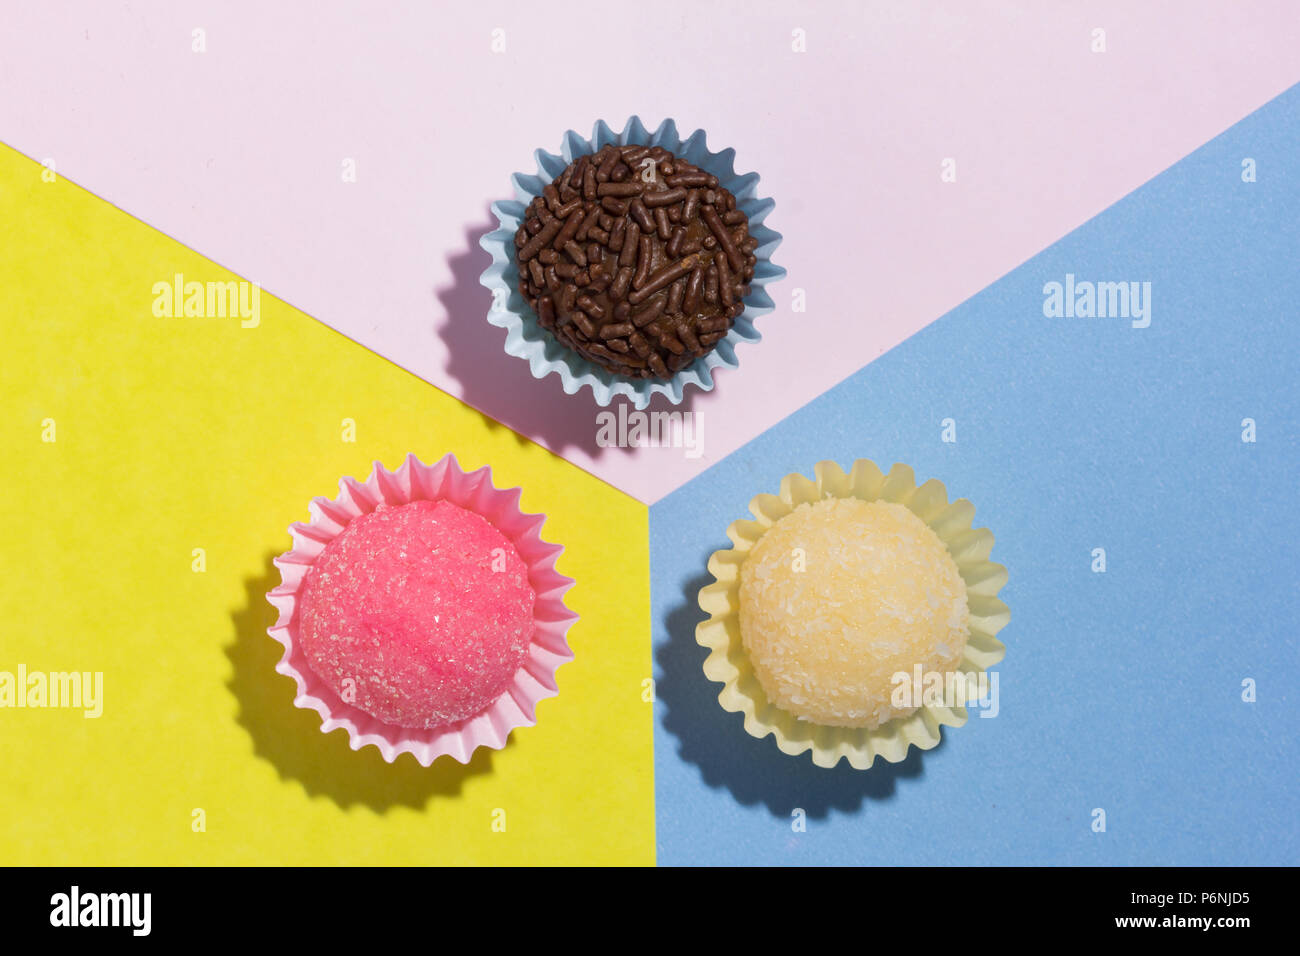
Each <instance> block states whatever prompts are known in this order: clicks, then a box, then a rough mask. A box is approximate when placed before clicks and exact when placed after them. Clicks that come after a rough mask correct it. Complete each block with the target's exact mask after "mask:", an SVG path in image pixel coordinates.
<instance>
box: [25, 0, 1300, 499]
mask: <svg viewBox="0 0 1300 956" xmlns="http://www.w3.org/2000/svg"><path fill="white" fill-rule="evenodd" d="M647 11H653V15H648V14H647ZM4 20H5V24H4V30H3V32H0V91H3V92H2V94H0V139H2V140H3V141H4V142H6V143H8V144H9V145H11V146H13V147H14V148H16V149H19V150H21V151H22V152H24V153H25V154H27V155H28V156H30V157H32V158H34V159H38V160H44V159H46V158H53V159H54V160H55V162H56V164H57V168H58V171H59V173H60V174H61V175H63V176H66V177H67V178H69V179H72V180H74V181H76V182H78V183H79V184H80V185H82V186H84V187H86V188H87V189H89V190H91V191H92V192H94V193H96V194H98V195H100V196H102V197H104V198H105V199H108V200H109V201H111V202H113V203H114V204H116V205H117V206H119V207H121V208H122V209H124V210H125V211H127V212H128V213H130V214H132V215H134V216H137V217H138V218H140V219H142V220H144V221H145V222H148V223H150V224H151V225H153V226H155V227H157V228H158V229H160V230H162V231H163V232H165V233H167V234H169V235H171V236H173V237H174V238H176V239H178V240H180V241H181V242H183V243H185V244H186V245H188V246H190V247H192V248H194V249H195V250H197V251H199V252H201V253H203V254H204V255H206V256H208V257H210V258H212V259H214V260H216V261H217V262H219V263H221V264H222V265H224V266H226V267H228V268H230V269H232V270H233V271H235V272H237V273H239V274H241V275H243V276H245V277H247V278H249V279H252V280H254V281H256V282H258V283H260V284H261V285H262V286H263V288H264V289H266V290H267V291H269V292H272V293H274V294H275V295H277V296H279V297H281V298H283V299H284V300H286V301H288V302H289V303H291V304H292V305H294V306H297V307H298V308H300V309H302V310H304V311H306V312H308V313H310V314H311V315H313V316H315V317H316V318H318V319H320V320H321V321H323V322H325V323H327V324H329V325H330V326H332V327H334V328H335V329H337V330H339V331H340V332H342V333H344V334H345V335H348V336H349V337H351V338H353V339H355V340H356V341H358V342H360V343H362V344H363V345H365V346H367V347H369V348H372V349H374V350H375V351H377V352H379V353H381V354H383V355H385V356H387V357H388V358H390V359H392V360H393V361H394V362H397V363H398V364H400V365H402V366H404V367H405V368H407V369H409V370H410V371H412V372H414V373H415V374H417V375H420V376H422V377H423V378H425V379H427V380H428V381H430V382H432V383H433V384H434V385H436V386H438V387H439V388H442V389H444V390H446V391H448V392H450V393H452V394H454V395H456V396H458V397H460V398H462V399H464V400H465V401H467V402H469V403H470V404H472V405H474V406H475V407H477V408H479V409H481V410H482V411H484V412H485V413H487V414H488V415H490V416H491V417H493V418H495V419H497V420H498V421H500V422H502V423H503V424H505V425H508V426H509V427H510V428H512V429H515V430H516V431H519V432H521V433H523V434H525V435H527V436H529V437H531V438H533V439H535V440H537V441H539V442H540V443H542V444H543V445H546V446H547V447H549V448H552V449H553V450H555V451H556V452H558V453H559V454H562V455H563V456H564V457H566V458H568V459H569V460H570V461H573V462H574V463H575V464H578V465H580V466H581V467H583V468H586V469H588V470H589V471H591V472H593V473H595V474H597V475H598V476H600V477H602V478H604V479H605V480H607V481H609V482H610V483H611V484H614V485H616V486H617V487H619V488H622V489H624V490H626V491H628V492H629V493H631V494H633V495H635V496H637V497H639V498H641V499H642V500H645V501H648V502H649V501H654V500H656V499H657V498H659V497H661V496H662V495H664V494H666V493H667V492H669V491H671V490H672V489H673V488H675V487H677V486H678V485H680V484H682V483H683V482H685V481H686V480H688V479H689V478H690V477H691V476H692V475H694V474H696V473H698V472H699V471H700V470H702V469H703V468H705V467H707V466H708V465H709V464H711V463H712V462H714V461H716V460H718V459H719V458H721V457H722V456H723V455H725V454H727V453H728V452H730V451H732V450H734V449H735V448H736V447H738V446H739V445H741V444H743V443H744V442H745V441H746V440H748V439H749V438H752V437H753V436H754V435H756V434H758V433H759V432H760V431H762V430H763V429H764V428H766V427H767V426H769V425H771V424H773V423H774V422H776V421H778V420H779V419H781V418H783V417H784V416H785V415H786V414H788V413H789V412H791V411H793V410H794V409H795V408H797V407H799V406H800V405H802V404H804V403H805V402H807V401H808V400H810V399H811V398H813V397H815V396H816V395H818V394H820V393H821V392H823V391H825V390H826V389H827V388H828V387H830V386H831V385H833V384H835V383H836V382H838V381H840V380H841V379H843V378H845V377H846V376H848V375H849V374H850V373H852V372H853V371H855V370H857V369H858V368H860V367H861V366H862V365H864V364H865V363H867V362H869V361H871V360H872V359H873V358H875V357H876V356H877V355H879V354H880V353H881V352H883V351H884V350H886V349H887V348H889V347H891V346H893V345H895V344H897V343H898V342H900V341H901V340H902V339H904V338H906V337H907V336H908V335H910V334H912V333H914V332H915V331H917V330H918V329H920V328H921V327H923V326H924V325H926V324H927V323H929V322H931V321H932V320H933V319H935V318H937V317H938V316H939V315H941V314H942V313H943V312H945V311H947V310H948V309H950V308H952V307H953V306H955V305H956V304H958V303H959V302H961V301H962V300H964V299H965V298H967V297H969V296H970V295H971V294H973V293H975V292H976V291H978V290H979V289H981V288H982V287H984V286H985V285H987V284H988V283H990V282H991V281H993V280H994V279H996V278H997V277H999V276H1000V275H1002V274H1003V273H1005V272H1007V271H1008V270H1009V269H1011V268H1012V267H1014V266H1015V265H1017V264H1018V263H1020V262H1022V261H1023V260H1025V259H1026V258H1028V257H1029V256H1030V255H1032V254H1033V253H1035V252H1036V251H1038V250H1039V249H1041V248H1042V247H1044V246H1046V245H1048V244H1050V243H1051V242H1053V241H1054V240H1056V239H1058V238H1060V237H1061V236H1062V235H1064V234H1065V233H1066V232H1068V231H1069V230H1071V229H1072V228H1074V227H1075V226H1077V225H1079V224H1080V223H1082V222H1083V221H1085V220H1086V219H1088V218H1089V217H1090V216H1092V215H1094V214H1095V213H1097V212H1099V211H1100V210H1101V209H1103V208H1105V207H1106V206H1107V205H1109V204H1110V203H1112V202H1113V201H1115V200H1116V199H1118V198H1120V197H1121V196H1122V195H1124V194H1125V193H1127V192H1129V191H1130V190H1132V189H1133V188H1135V187H1136V186H1138V185H1140V184H1141V183H1142V182H1144V181H1145V180H1147V179H1149V178H1150V177H1151V176H1153V175H1154V174H1156V173H1157V172H1159V171H1160V170H1162V169H1164V168H1165V167H1167V166H1169V165H1170V164H1172V163H1173V162H1175V161H1176V160H1177V159H1179V158H1180V157H1181V156H1183V155H1185V154H1187V153H1188V152H1190V151H1191V150H1192V149H1194V148H1195V147H1197V146H1198V145H1200V144H1201V143H1203V142H1204V141H1206V140H1207V139H1210V138H1211V137H1213V136H1214V135H1216V134H1217V133H1219V132H1221V131H1222V130H1224V129H1225V128H1227V127H1228V126H1230V125H1231V124H1232V123H1233V122H1235V121H1236V120H1238V119H1240V118H1241V117H1243V116H1245V115H1246V114H1247V113H1249V112H1251V111H1252V110H1254V109H1256V108H1257V107H1259V106H1261V105H1262V104H1263V103H1265V102H1266V101H1267V100H1269V99H1270V98H1272V97H1273V96H1275V95H1277V94H1278V93H1280V92H1281V91H1282V90H1284V89H1286V88H1287V87H1288V86H1290V85H1292V84H1293V83H1295V82H1296V81H1297V80H1300V57H1298V56H1297V55H1296V52H1295V51H1296V49H1298V48H1300V15H1297V12H1296V7H1295V5H1294V4H1293V3H1289V2H1284V0H1274V2H1240V3H1232V4H1226V3H1208V2H1172V0H1166V2H1148V3H1142V4H1135V3H1131V2H1094V3H1089V4H1087V5H1086V8H1085V5H1082V4H1065V3H1030V2H1028V0H1025V2H1001V3H997V2H985V3H942V4H939V3H904V2H897V3H867V4H864V3H849V2H839V3H819V4H817V5H816V6H815V8H810V7H809V5H800V4H794V3H790V2H788V0H785V2H780V0H777V2H772V0H762V2H748V3H739V2H731V3H709V4H701V3H698V2H696V3H685V2H680V0H660V2H657V3H655V4H653V5H651V6H650V7H646V6H644V5H641V4H606V3H564V4H524V3H518V4H492V3H474V4H468V5H457V6H455V7H453V6H451V5H433V4H415V3H409V4H378V3H338V2H332V3H319V2H317V3H308V2H301V0H300V2H293V3H276V4H266V3H251V2H242V3H233V4H222V5H215V4H214V5H208V4H202V3H161V2H151V3H134V4H130V5H127V4H121V3H102V2H100V3H91V2H77V3H60V4H57V5H55V4H21V5H20V4H13V5H10V6H9V8H8V9H6V11H5V14H4ZM196 27H200V28H203V29H204V30H205V31H206V42H207V52H206V53H203V54H196V53H193V52H191V31H192V30H193V29H194V28H196ZM1094 27H1102V28H1104V29H1105V31H1106V39H1107V47H1108V50H1107V52H1105V53H1103V54H1095V53H1092V52H1091V51H1090V49H1089V46H1090V41H1091V31H1092V29H1093V28H1094ZM494 28H502V29H504V30H505V39H506V50H505V52H503V53H494V52H493V51H492V49H491V44H492V39H493V37H492V31H493V29H494ZM796 28H799V29H803V30H804V31H806V36H807V52H806V53H802V54H799V53H794V52H792V50H791V36H792V31H793V30H795V29H796ZM556 53H561V54H563V55H564V56H565V57H566V60H565V64H568V65H563V66H561V65H557V64H556V63H555V62H554V61H553V60H548V59H547V58H548V57H551V56H553V55H554V54H556ZM568 58H571V59H568ZM572 64H579V65H578V66H574V65H572ZM633 113H637V114H639V115H640V116H641V117H642V119H643V120H645V122H646V123H647V125H654V124H655V123H657V122H658V121H659V120H660V119H662V118H664V117H672V118H674V119H675V120H676V121H677V123H678V126H679V128H680V129H681V130H682V132H683V133H687V132H689V131H690V130H693V129H694V128H696V127H697V126H698V127H702V128H704V129H705V130H707V131H708V134H709V142H710V145H711V146H712V147H713V148H715V149H717V148H720V147H723V146H726V145H731V146H733V147H735V149H736V154H737V157H736V165H737V169H738V170H742V171H743V170H755V171H757V172H759V173H760V175H761V176H762V183H761V185H760V191H761V193H762V194H764V195H767V196H771V197H773V198H774V199H775V200H776V202H777V207H776V210H775V212H774V213H773V214H772V215H771V217H770V218H769V220H768V224H769V225H770V226H771V227H772V228H774V229H776V230H777V231H779V232H781V233H782V234H784V236H785V242H784V243H783V244H782V245H781V247H780V248H779V249H778V251H777V254H776V256H775V260H776V261H777V262H778V263H780V264H782V265H784V266H785V267H786V268H787V269H789V272H790V275H789V277H788V278H787V279H786V280H785V281H783V282H781V283H777V284H775V285H774V286H772V287H771V292H772V294H773V297H774V299H775V300H776V303H777V310H776V312H775V313H773V314H772V315H770V316H767V317H766V318H764V319H762V320H760V323H759V328H760V330H761V331H762V332H763V335H764V341H763V342H761V343H759V344H758V345H755V346H749V347H742V348H741V349H740V350H739V356H740V362H741V367H740V369H739V370H737V371H734V372H725V371H724V372H722V373H721V374H720V375H719V385H718V389H717V391H715V392H713V393H712V394H709V395H702V396H698V397H697V398H696V399H695V400H694V401H693V402H692V403H691V405H690V407H691V408H692V409H693V410H694V411H696V412H700V413H702V414H703V416H704V435H703V438H704V450H705V454H704V455H702V456H701V457H699V458H697V459H689V458H687V457H685V456H684V455H683V454H682V452H681V450H676V449H637V450H627V449H600V448H597V447H595V442H594V436H595V433H596V427H595V414H596V411H597V408H596V406H595V405H594V404H593V403H592V402H591V400H590V395H589V393H585V392H584V393H580V394H578V395H575V396H566V395H564V394H563V392H562V391H561V390H560V387H559V380H558V379H557V378H555V377H551V378H549V379H546V380H544V381H540V382H538V381H534V380H533V379H532V378H531V377H530V375H529V373H528V368H527V365H526V363H524V362H523V361H522V360H519V359H514V358H510V357H508V356H506V355H504V354H503V353H502V351H501V342H502V340H503V337H504V332H503V331H502V330H500V329H496V328H493V327H492V326H490V325H488V324H487V322H486V321H485V319H484V315H485V313H486V310H487V305H488V298H489V297H488V293H487V292H486V290H484V289H483V288H482V287H481V286H480V285H479V284H478V275H479V273H480V272H481V271H482V269H483V268H484V267H485V266H486V264H487V262H488V258H487V256H486V254H485V253H484V252H482V250H480V249H479V248H478V245H477V239H478V237H479V235H481V234H482V233H483V232H485V231H487V230H488V229H489V228H490V226H491V225H492V220H491V218H490V216H489V214H488V205H489V203H490V202H491V201H492V200H495V199H500V198H508V197H509V196H510V193H511V190H510V183H509V175H510V173H512V172H514V171H517V170H527V171H533V168H534V167H533V163H532V150H533V149H534V148H536V147H539V146H544V147H546V148H548V149H552V150H554V149H556V148H558V146H559V143H560V137H561V135H562V133H563V132H564V130H566V129H568V128H570V127H572V128H575V129H578V130H579V131H581V132H583V133H584V134H586V133H589V132H590V128H591V124H592V122H593V121H594V120H596V119H597V118H604V119H606V120H608V121H609V122H610V123H611V124H613V125H616V126H621V125H622V123H623V121H624V120H626V119H627V117H628V116H629V115H631V114H633ZM344 157H352V158H355V160H356V162H357V170H358V178H359V181H358V182H356V183H354V184H348V183H344V182H343V181H342V178H341V175H340V172H341V163H342V161H343V159H344ZM944 157H954V158H955V159H956V161H957V173H958V180H957V182H956V183H951V184H945V183H942V182H941V181H940V178H939V171H940V162H941V160H942V159H943V158H944ZM0 228H3V226H2V225H0ZM795 288H802V289H804V290H806V295H807V303H808V310H807V312H805V313H801V314H794V313H792V312H791V309H790V303H791V293H792V290H793V289H795ZM826 341H832V342H833V345H830V346H828V345H826V344H819V343H824V342H826ZM697 394H698V393H697ZM654 407H658V406H654ZM431 427H434V428H436V423H431Z"/></svg>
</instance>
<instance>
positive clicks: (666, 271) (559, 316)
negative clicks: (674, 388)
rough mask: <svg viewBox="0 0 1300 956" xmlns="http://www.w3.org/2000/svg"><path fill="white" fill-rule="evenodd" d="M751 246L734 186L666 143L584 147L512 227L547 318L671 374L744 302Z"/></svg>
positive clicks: (623, 363)
mask: <svg viewBox="0 0 1300 956" xmlns="http://www.w3.org/2000/svg"><path fill="white" fill-rule="evenodd" d="M647 159H649V160H653V165H651V164H650V163H647V162H646V160H647ZM757 248H758V241H757V240H756V239H754V238H753V237H752V236H751V235H750V234H749V219H748V217H747V216H745V214H744V213H743V212H741V211H740V210H739V209H738V208H737V207H736V197H735V196H733V195H732V194H731V193H730V192H728V191H727V190H726V189H723V188H722V187H721V186H720V185H719V184H718V179H717V177H716V176H713V175H711V174H709V173H708V172H706V171H704V170H702V169H700V168H698V167H696V166H692V165H691V164H690V163H688V162H686V161H685V160H683V159H680V158H679V157H677V156H674V155H673V154H672V153H670V152H669V151H668V150H666V149H664V148H663V147H661V146H614V145H610V146H606V147H604V148H603V149H601V150H600V151H599V152H597V153H596V154H595V155H594V156H581V157H579V158H578V159H577V160H575V161H574V162H573V163H571V164H569V166H568V167H566V168H565V170H564V171H563V172H562V173H560V175H559V176H557V177H556V178H555V180H554V182H552V183H550V184H548V185H547V186H546V187H545V188H544V189H543V190H542V195H541V196H539V197H537V198H536V199H534V200H533V201H532V202H531V203H530V204H529V206H528V209H527V211H526V212H525V214H524V221H523V225H521V226H520V227H519V231H518V233H517V234H516V236H515V249H516V256H517V257H518V263H519V291H520V292H521V293H523V296H524V298H525V299H527V300H528V303H529V305H531V306H532V307H533V310H534V311H535V312H536V313H537V316H538V319H539V320H540V321H541V324H542V327H543V328H545V329H546V330H547V331H548V332H550V334H551V335H553V336H555V338H556V339H558V340H559V341H560V342H562V343H563V344H564V345H566V346H568V347H569V348H571V349H573V350H574V351H576V352H578V353H579V354H580V355H582V356H583V357H585V358H587V359H588V360H590V361H592V362H594V363H595V364H597V365H600V366H601V367H603V368H606V369H608V370H609V371H611V372H613V373H615V374H617V375H624V376H627V377H629V378H669V377H671V376H672V375H673V374H674V373H676V372H678V371H680V370H681V369H683V368H685V367H686V366H688V365H690V364H691V363H692V362H694V361H695V360H696V359H698V358H700V357H701V356H703V355H707V354H708V353H709V352H711V351H712V350H713V348H714V347H715V346H716V345H717V343H718V342H719V341H721V340H722V339H723V338H724V337H725V336H726V334H727V332H728V331H729V330H730V329H731V326H732V323H733V322H735V320H736V318H737V317H738V316H739V315H740V314H741V312H743V311H744V308H745V305H744V301H743V300H744V298H745V296H747V295H748V294H749V283H750V281H751V280H752V279H753V278H754V265H755V263H756V262H757V258H756V256H755V255H754V250H755V249H757Z"/></svg>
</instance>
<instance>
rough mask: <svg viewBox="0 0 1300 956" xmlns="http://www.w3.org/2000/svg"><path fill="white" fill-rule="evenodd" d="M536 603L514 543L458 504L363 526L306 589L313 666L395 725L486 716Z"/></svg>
mask: <svg viewBox="0 0 1300 956" xmlns="http://www.w3.org/2000/svg"><path fill="white" fill-rule="evenodd" d="M534 601H535V595H534V594H533V590H532V588H531V586H530V585H529V583H528V568H527V566H526V565H525V564H524V561H523V559H522V558H520V556H519V554H518V552H516V551H515V548H514V545H512V544H511V543H510V541H509V540H508V539H507V538H506V537H505V535H503V534H502V533H501V532H500V531H499V530H498V529H497V528H496V527H494V526H493V525H492V524H491V523H489V522H488V521H487V520H486V519H485V518H483V517H482V516H480V515H477V514H474V513H473V512H470V511H466V510H465V509H463V508H460V507H458V506H457V505H454V504H452V503H451V502H449V501H437V502H434V501H413V502H410V503H408V504H404V505H397V506H391V505H380V506H379V508H378V509H377V510H375V511H373V512H371V513H370V514H365V515H361V516H359V517H357V518H354V519H353V520H352V521H351V522H350V523H349V524H348V526H347V527H346V528H344V529H343V531H342V532H340V533H339V535H338V536H337V537H335V538H333V539H332V540H331V541H330V542H329V543H328V544H326V545H325V548H324V549H323V550H322V551H321V553H320V554H319V555H318V556H317V557H316V560H315V561H314V562H313V563H312V566H311V568H310V569H309V570H308V572H307V574H306V577H305V579H304V581H303V584H302V592H301V601H300V604H299V614H300V615H301V617H300V625H299V631H298V633H299V638H300V640H301V642H302V648H303V651H304V653H305V654H306V657H307V662H308V665H309V666H310V667H311V669H312V670H313V671H314V672H315V673H316V674H317V676H319V677H320V678H321V679H322V680H324V681H325V683H326V684H328V685H329V686H330V687H331V688H332V689H333V690H334V692H335V693H336V694H338V695H339V697H340V698H342V699H343V700H344V701H346V702H348V703H351V704H353V705H354V706H356V707H358V708H360V709H361V710H363V711H365V712H366V713H368V714H370V715H371V716H373V717H377V718H379V719H380V720H382V721H384V722H385V723H389V724H396V725H398V726H401V727H412V728H422V729H429V728H434V727H441V726H444V725H446V724H450V723H453V722H455V721H458V720H463V719H465V718H467V717H473V716H474V715H476V714H478V713H480V712H482V711H483V710H485V709H486V708H487V707H488V706H489V705H490V704H491V703H492V702H493V701H494V700H496V699H497V698H498V697H499V696H501V694H502V693H503V692H504V691H505V690H506V688H507V687H508V686H509V685H510V682H511V680H512V678H513V677H514V675H515V673H516V672H517V671H518V670H519V667H520V665H521V664H522V663H523V660H524V657H525V655H526V654H527V651H528V646H529V644H530V642H531V641H532V637H533V605H534Z"/></svg>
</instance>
